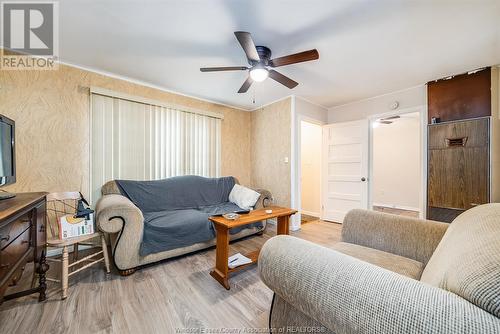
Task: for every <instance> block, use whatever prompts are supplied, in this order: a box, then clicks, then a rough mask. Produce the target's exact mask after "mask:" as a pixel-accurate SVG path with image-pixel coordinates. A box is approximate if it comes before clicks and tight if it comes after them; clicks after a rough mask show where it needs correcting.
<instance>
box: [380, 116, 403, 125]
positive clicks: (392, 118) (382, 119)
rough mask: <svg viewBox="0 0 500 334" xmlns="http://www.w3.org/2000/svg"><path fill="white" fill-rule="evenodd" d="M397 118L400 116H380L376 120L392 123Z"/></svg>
mask: <svg viewBox="0 0 500 334" xmlns="http://www.w3.org/2000/svg"><path fill="white" fill-rule="evenodd" d="M398 118H401V116H398V115H396V116H390V117H385V118H381V119H379V120H378V122H379V123H382V124H392V123H394V121H393V120H395V119H398Z"/></svg>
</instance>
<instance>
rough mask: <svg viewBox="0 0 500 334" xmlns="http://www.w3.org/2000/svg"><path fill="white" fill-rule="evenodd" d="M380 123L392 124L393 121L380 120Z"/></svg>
mask: <svg viewBox="0 0 500 334" xmlns="http://www.w3.org/2000/svg"><path fill="white" fill-rule="evenodd" d="M378 122H379V123H382V124H392V123H393V122H392V121H382V120H380V121H378Z"/></svg>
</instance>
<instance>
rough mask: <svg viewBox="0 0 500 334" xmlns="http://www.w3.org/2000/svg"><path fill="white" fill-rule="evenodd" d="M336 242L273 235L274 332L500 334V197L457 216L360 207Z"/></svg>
mask: <svg viewBox="0 0 500 334" xmlns="http://www.w3.org/2000/svg"><path fill="white" fill-rule="evenodd" d="M333 248H334V249H329V248H325V247H322V246H319V245H316V244H313V243H311V242H308V241H305V240H301V239H298V238H294V237H291V236H277V237H274V238H271V239H270V240H268V241H267V242H266V244H265V245H264V247H263V248H262V251H261V253H260V257H259V272H260V276H261V278H262V280H263V282H264V283H265V284H266V285H267V286H268V287H269V288H271V289H272V290H273V291H274V297H273V302H272V306H271V314H270V320H269V326H270V327H271V328H274V329H275V330H276V332H300V331H307V332H311V331H319V332H324V333H337V334H340V333H450V334H452V333H453V334H456V333H471V334H472V333H500V318H499V317H500V204H498V203H496V204H485V205H481V206H478V207H475V208H473V209H470V210H468V211H466V212H464V213H463V214H461V215H460V216H459V217H457V218H456V219H455V220H454V221H453V222H452V223H451V224H445V223H439V222H434V221H428V220H422V219H417V218H409V217H402V216H395V215H389V214H385V213H380V212H373V211H366V210H353V211H351V212H349V213H348V214H347V216H346V217H345V220H344V222H343V226H342V239H341V242H340V243H338V244H336V245H335V246H333Z"/></svg>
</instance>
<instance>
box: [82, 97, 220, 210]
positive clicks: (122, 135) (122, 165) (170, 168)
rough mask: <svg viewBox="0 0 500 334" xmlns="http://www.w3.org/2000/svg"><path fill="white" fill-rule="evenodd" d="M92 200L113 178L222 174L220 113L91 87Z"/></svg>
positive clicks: (145, 178) (134, 178)
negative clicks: (138, 99)
mask: <svg viewBox="0 0 500 334" xmlns="http://www.w3.org/2000/svg"><path fill="white" fill-rule="evenodd" d="M91 104H92V111H91V114H92V122H91V133H92V136H91V137H92V138H91V141H92V142H91V151H92V152H91V176H90V178H91V192H92V195H91V196H92V202H93V203H95V202H96V200H97V199H98V198H99V197H100V189H101V186H102V185H103V184H104V183H106V182H107V181H110V180H115V179H128V180H157V179H163V178H167V177H172V176H177V175H188V174H194V175H200V176H206V177H217V176H219V174H220V133H221V119H220V118H217V117H212V116H207V115H202V114H199V113H192V112H187V111H182V110H178V109H174V108H169V107H165V106H160V105H154V104H150V103H143V102H136V101H132V100H129V99H122V98H118V97H113V96H107V95H101V94H96V93H92V95H91Z"/></svg>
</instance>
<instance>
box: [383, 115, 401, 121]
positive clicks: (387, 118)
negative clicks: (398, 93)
mask: <svg viewBox="0 0 500 334" xmlns="http://www.w3.org/2000/svg"><path fill="white" fill-rule="evenodd" d="M398 118H401V116H399V115H395V116H389V117H384V118H382V119H381V120H383V121H388V120H390V119H398Z"/></svg>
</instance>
